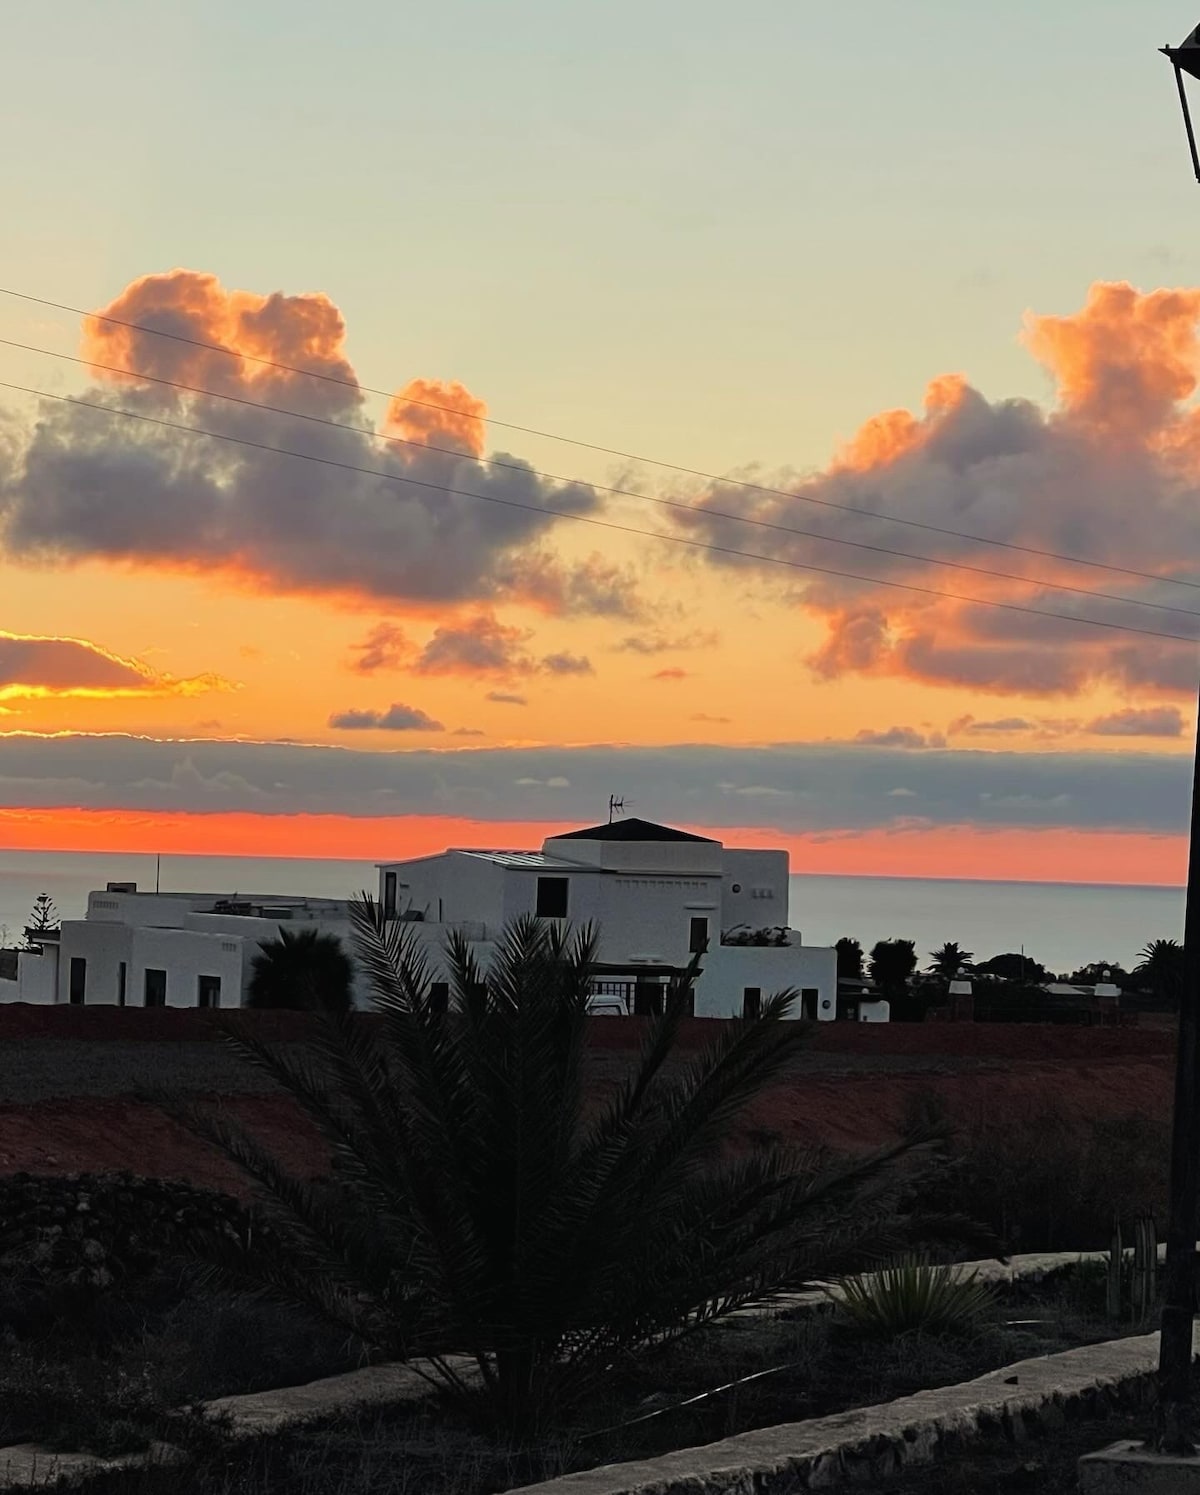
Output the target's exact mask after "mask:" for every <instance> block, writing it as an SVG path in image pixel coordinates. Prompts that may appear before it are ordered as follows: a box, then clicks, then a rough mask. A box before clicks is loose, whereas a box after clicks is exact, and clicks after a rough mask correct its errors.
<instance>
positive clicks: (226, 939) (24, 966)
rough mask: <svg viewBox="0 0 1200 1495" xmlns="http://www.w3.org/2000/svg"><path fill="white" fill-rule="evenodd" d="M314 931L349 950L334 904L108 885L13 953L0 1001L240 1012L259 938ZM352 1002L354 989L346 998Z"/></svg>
mask: <svg viewBox="0 0 1200 1495" xmlns="http://www.w3.org/2000/svg"><path fill="white" fill-rule="evenodd" d="M305 928H315V929H318V930H320V931H322V932H323V933H327V934H333V935H337V936H338V937H339V938H340V939H341V940H342V941H343V943H344V944H345V945H346V948H347V950H348V951H349V949H350V918H349V904H348V902H347V901H346V900H344V899H334V898H298V897H288V896H283V897H274V896H265V895H261V894H255V895H241V894H237V893H234V894H217V893H146V892H139V891H138V888H137V885H136V884H135V883H109V885H108V887H107V888H105V889H104V891H103V892H95V893H90V894H89V895H88V907H87V916H86V917H85V918H83V919H64V920H63V922H62V925H61V928H60V929H59V930H58V931H57V932H56V933H55V934H54V935H53V937H51V938H47V939H44V940H39V941H38V943H37V944H36V945H35V947H34V948H33V949H31V950H21V951H20V952H19V953H18V955H17V976H16V980H15V981H12V980H0V1000H6V1001H13V1002H37V1003H69V1004H72V1005H76V1006H79V1005H83V1004H87V1005H89V1006H91V1005H93V1004H109V1005H112V1006H117V1007H240V1006H241V1005H242V1003H243V1000H244V997H245V992H246V987H247V985H248V983H249V980H250V973H251V966H252V963H253V960H254V957H255V956H256V955H257V954H258V951H259V947H260V945H261V943H262V941H264V940H272V939H278V938H279V931H280V929H289V930H298V929H305ZM358 995H360V994H359V993H357V992H356V996H358Z"/></svg>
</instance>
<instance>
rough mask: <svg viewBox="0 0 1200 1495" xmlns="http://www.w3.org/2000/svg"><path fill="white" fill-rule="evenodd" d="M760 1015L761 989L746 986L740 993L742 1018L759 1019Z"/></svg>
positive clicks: (759, 987)
mask: <svg viewBox="0 0 1200 1495" xmlns="http://www.w3.org/2000/svg"><path fill="white" fill-rule="evenodd" d="M761 1015H762V987H761V986H747V987H746V988H745V989H744V990H743V992H742V1016H743V1017H759V1016H761Z"/></svg>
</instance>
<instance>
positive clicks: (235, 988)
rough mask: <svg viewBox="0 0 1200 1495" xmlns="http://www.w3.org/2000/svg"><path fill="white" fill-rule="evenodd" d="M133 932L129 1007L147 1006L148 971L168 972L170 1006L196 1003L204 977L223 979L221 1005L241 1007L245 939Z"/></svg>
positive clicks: (175, 932) (179, 932)
mask: <svg viewBox="0 0 1200 1495" xmlns="http://www.w3.org/2000/svg"><path fill="white" fill-rule="evenodd" d="M133 934H134V940H133V958H132V961H131V963H130V969H129V996H128V999H127V1005H128V1006H130V1007H143V1006H145V1001H146V971H147V969H157V970H165V971H166V973H167V1002H166V1005H167V1006H168V1007H196V1006H198V1005H199V994H198V986H199V977H200V976H202V975H203V976H219V977H220V978H221V1006H222V1007H239V1006H240V1005H241V1001H242V982H243V959H244V950H245V941H244V940H242V939H241V938H239V937H238V936H237V935H233V936H226V937H225V938H222V937H221V936H220V935H219V934H199V933H196V932H194V931H192V930H174V929H145V928H143V929H137V930H135V931H133Z"/></svg>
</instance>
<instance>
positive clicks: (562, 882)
mask: <svg viewBox="0 0 1200 1495" xmlns="http://www.w3.org/2000/svg"><path fill="white" fill-rule="evenodd" d="M569 882H570V879H569V878H566V877H539V878H538V880H537V916H538V918H539V919H565V918H566V917H567V886H568V883H569Z"/></svg>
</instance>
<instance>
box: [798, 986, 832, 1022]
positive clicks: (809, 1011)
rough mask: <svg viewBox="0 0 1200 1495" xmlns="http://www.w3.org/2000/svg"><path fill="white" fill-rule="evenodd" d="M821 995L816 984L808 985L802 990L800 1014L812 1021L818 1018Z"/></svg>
mask: <svg viewBox="0 0 1200 1495" xmlns="http://www.w3.org/2000/svg"><path fill="white" fill-rule="evenodd" d="M820 995H821V993H820V992H819V991H818V990H817V988H816V987H815V986H806V987H804V988H802V990H801V992H800V1016H801V1017H806V1018H807V1019H808V1020H809V1022H810V1023H811V1022H816V1020H817V998H818V997H819V996H820ZM826 1005H827V1006H828V1003H827V1004H826Z"/></svg>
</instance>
